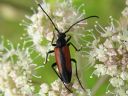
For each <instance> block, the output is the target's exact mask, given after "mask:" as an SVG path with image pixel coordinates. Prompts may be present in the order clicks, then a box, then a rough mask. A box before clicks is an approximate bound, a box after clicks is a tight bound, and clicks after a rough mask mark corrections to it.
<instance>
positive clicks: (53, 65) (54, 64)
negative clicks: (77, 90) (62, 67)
mask: <svg viewBox="0 0 128 96" xmlns="http://www.w3.org/2000/svg"><path fill="white" fill-rule="evenodd" d="M55 66H56V63H53V64H52V66H51V67H52V69H53V70H54V72H55V73H56V75H57V76H58V77H59V78H60V80H61V81H62V82H63V80H62V78H61V77H60V75H59V74H58V73H57V71H56V69H55V68H54V67H55ZM63 84H64V86H65V88H66V89H67V90H68V91H69V92H71V93H72V91H71V90H70V89H69V88H68V87H67V86H66V85H65V83H64V82H63Z"/></svg>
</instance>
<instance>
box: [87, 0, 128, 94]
mask: <svg viewBox="0 0 128 96" xmlns="http://www.w3.org/2000/svg"><path fill="white" fill-rule="evenodd" d="M127 2H128V0H127ZM126 10H127V8H126V9H124V11H123V12H122V13H123V16H122V18H121V20H120V21H116V20H114V19H113V18H112V17H110V20H111V22H110V25H109V26H107V27H105V28H104V27H102V26H101V25H100V24H99V23H98V22H96V23H97V24H96V25H95V29H96V31H97V32H98V34H100V37H97V39H96V37H95V40H94V41H93V43H92V46H91V48H92V49H91V51H90V53H89V55H90V58H91V59H90V60H92V61H93V64H96V65H95V66H94V67H95V71H94V72H93V74H95V75H97V76H98V77H101V76H103V75H108V76H109V77H110V78H109V82H110V84H111V85H112V87H113V88H114V89H113V92H112V94H114V96H128V82H127V81H128V22H127V21H128V18H126V17H128V15H127V14H128V11H126ZM94 43H95V45H93V44H94ZM107 93H111V92H110V91H109V90H108V92H107Z"/></svg>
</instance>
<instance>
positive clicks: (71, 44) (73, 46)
mask: <svg viewBox="0 0 128 96" xmlns="http://www.w3.org/2000/svg"><path fill="white" fill-rule="evenodd" d="M70 45H72V47H73V48H74V49H75V50H76V51H80V50H81V48H80V49H77V48H76V46H75V45H74V44H72V43H71V42H69V43H68V46H70Z"/></svg>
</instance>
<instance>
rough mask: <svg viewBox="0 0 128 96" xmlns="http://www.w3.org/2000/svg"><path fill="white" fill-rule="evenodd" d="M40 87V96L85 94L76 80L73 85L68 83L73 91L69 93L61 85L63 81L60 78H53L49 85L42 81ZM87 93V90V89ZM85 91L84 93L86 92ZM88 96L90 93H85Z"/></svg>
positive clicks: (81, 95) (78, 95) (75, 95)
mask: <svg viewBox="0 0 128 96" xmlns="http://www.w3.org/2000/svg"><path fill="white" fill-rule="evenodd" d="M40 87H41V89H40V92H39V94H40V96H85V92H84V91H83V89H82V88H81V87H80V85H79V83H78V82H74V84H73V85H68V88H71V90H72V91H73V93H70V92H69V91H68V90H67V89H66V88H65V87H64V85H63V83H62V82H61V81H60V79H58V80H55V81H54V82H53V83H51V85H50V86H49V85H48V84H46V83H43V84H42V85H41V86H40ZM87 91H88V92H87V93H88V94H90V93H89V90H87ZM87 93H86V94H87ZM86 96H90V95H86Z"/></svg>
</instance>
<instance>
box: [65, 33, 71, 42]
mask: <svg viewBox="0 0 128 96" xmlns="http://www.w3.org/2000/svg"><path fill="white" fill-rule="evenodd" d="M68 36H69V37H68V39H67V41H66V43H68V42H69V40H70V39H71V35H68Z"/></svg>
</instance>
